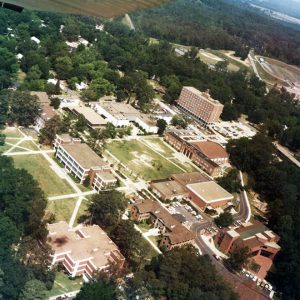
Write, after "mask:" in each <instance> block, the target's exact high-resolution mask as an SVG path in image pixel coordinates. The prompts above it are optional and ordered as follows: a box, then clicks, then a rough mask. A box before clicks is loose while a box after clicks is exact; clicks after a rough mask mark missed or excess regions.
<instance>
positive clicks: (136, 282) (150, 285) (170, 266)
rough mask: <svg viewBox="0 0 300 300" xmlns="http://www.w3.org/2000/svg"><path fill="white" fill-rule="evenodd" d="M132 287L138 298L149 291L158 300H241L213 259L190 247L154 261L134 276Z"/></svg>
mask: <svg viewBox="0 0 300 300" xmlns="http://www.w3.org/2000/svg"><path fill="white" fill-rule="evenodd" d="M129 285H130V290H131V291H132V292H133V293H134V294H135V295H137V296H139V295H140V294H141V292H142V293H143V292H144V289H147V290H148V291H149V292H150V294H151V295H152V297H153V298H155V299H163V298H166V299H214V300H215V299H216V300H221V299H222V300H224V299H227V300H233V299H237V298H238V297H237V295H236V294H235V293H234V292H233V291H232V290H231V288H230V287H229V286H228V285H227V284H226V283H225V282H224V281H223V278H222V277H220V276H219V275H218V274H217V272H216V270H215V268H214V266H213V265H212V263H211V261H210V259H209V258H208V257H207V256H206V255H204V256H202V255H199V253H198V251H197V250H196V249H195V248H194V247H192V246H191V245H189V246H185V247H176V248H174V249H172V250H171V251H168V252H166V253H164V255H159V256H156V257H154V258H153V259H152V261H151V263H150V264H149V265H147V266H146V267H145V268H144V269H143V270H141V271H138V272H136V273H135V276H134V278H133V279H132V280H131V281H130V283H129ZM151 295H150V297H149V298H151Z"/></svg>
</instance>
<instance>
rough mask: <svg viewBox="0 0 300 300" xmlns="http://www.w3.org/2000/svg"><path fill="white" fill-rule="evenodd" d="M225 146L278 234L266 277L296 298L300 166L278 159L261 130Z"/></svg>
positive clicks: (284, 293)
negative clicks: (263, 204)
mask: <svg viewBox="0 0 300 300" xmlns="http://www.w3.org/2000/svg"><path fill="white" fill-rule="evenodd" d="M227 150H228V152H229V154H230V159H231V161H232V163H233V164H234V165H235V166H236V167H237V168H238V169H240V170H242V171H244V172H247V173H248V175H249V182H248V187H249V188H252V189H254V190H255V191H256V192H258V193H259V194H260V197H261V199H263V200H265V201H267V203H268V208H269V214H268V219H269V226H271V228H272V229H273V230H274V231H275V232H276V233H278V234H279V236H280V241H279V244H280V246H281V251H280V252H279V254H278V255H277V257H276V258H275V261H274V266H273V268H272V269H271V270H270V272H269V275H268V279H269V280H270V281H271V282H273V283H274V284H275V286H276V287H277V288H278V289H279V292H280V293H282V299H295V300H296V299H299V298H300V288H299V285H298V282H299V279H300V278H299V276H300V275H299V274H300V242H299V241H300V239H299V238H300V235H299V233H300V219H299V215H300V193H299V192H300V170H299V168H297V167H296V166H294V165H292V164H291V163H290V162H287V161H285V160H283V161H282V160H280V159H279V158H278V157H277V155H276V149H275V147H274V146H273V144H272V143H271V141H270V140H269V139H268V138H267V137H265V136H264V135H261V134H260V135H256V136H255V137H254V138H253V139H247V138H241V139H239V140H234V141H231V142H230V143H229V144H228V147H227ZM280 293H279V294H280Z"/></svg>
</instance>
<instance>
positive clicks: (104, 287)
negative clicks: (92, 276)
mask: <svg viewBox="0 0 300 300" xmlns="http://www.w3.org/2000/svg"><path fill="white" fill-rule="evenodd" d="M75 299H76V300H116V299H118V297H117V287H116V285H115V284H114V283H113V282H111V281H108V280H103V279H102V280H97V281H92V282H89V283H85V284H84V285H83V287H82V288H81V290H80V292H79V293H78V294H77V295H76V298H75Z"/></svg>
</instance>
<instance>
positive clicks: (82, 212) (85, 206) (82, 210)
mask: <svg viewBox="0 0 300 300" xmlns="http://www.w3.org/2000/svg"><path fill="white" fill-rule="evenodd" d="M89 205H90V200H86V199H83V200H82V202H81V205H80V207H79V210H78V214H77V216H76V219H75V222H74V226H77V225H78V224H79V223H80V222H79V221H80V220H79V219H80V217H82V216H86V215H88V214H89V213H88V211H87V210H88V207H89Z"/></svg>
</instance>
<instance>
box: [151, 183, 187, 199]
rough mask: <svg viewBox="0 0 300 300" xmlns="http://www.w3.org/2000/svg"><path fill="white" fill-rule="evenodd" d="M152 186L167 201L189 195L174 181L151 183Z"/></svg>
mask: <svg viewBox="0 0 300 300" xmlns="http://www.w3.org/2000/svg"><path fill="white" fill-rule="evenodd" d="M151 186H152V187H153V188H154V189H155V190H157V191H158V192H159V193H160V194H161V195H162V196H163V197H164V198H166V199H170V198H173V197H176V196H184V195H186V194H187V191H186V189H185V188H184V186H182V185H181V184H180V183H178V182H177V181H174V180H168V181H160V182H151Z"/></svg>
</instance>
